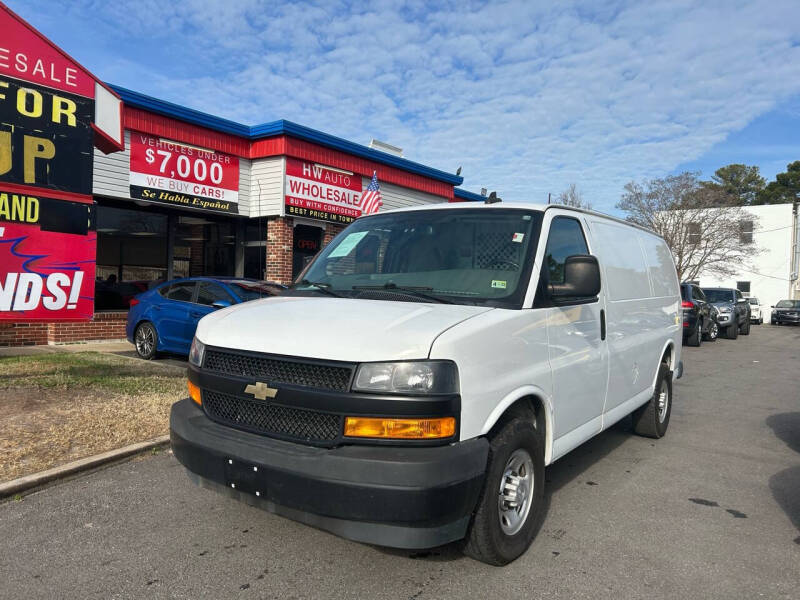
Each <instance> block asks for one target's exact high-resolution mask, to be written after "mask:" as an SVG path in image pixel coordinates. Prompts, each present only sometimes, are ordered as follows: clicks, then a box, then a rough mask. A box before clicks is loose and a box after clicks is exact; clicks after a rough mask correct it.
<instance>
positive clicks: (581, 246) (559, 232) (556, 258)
mask: <svg viewBox="0 0 800 600" xmlns="http://www.w3.org/2000/svg"><path fill="white" fill-rule="evenodd" d="M575 254H589V248H588V246H587V245H586V238H585V237H584V236H583V230H582V229H581V224H580V223H579V222H578V221H577V220H576V219H573V218H571V217H555V218H554V219H553V221H552V223H551V224H550V234H549V235H548V236H547V248H546V249H545V253H544V261H545V264H546V265H547V274H548V278H549V279H548V281H549V283H555V284H559V283H564V262H565V261H566V260H567V257H568V256H573V255H575Z"/></svg>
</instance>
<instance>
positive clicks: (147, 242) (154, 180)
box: [0, 18, 483, 346]
mask: <svg viewBox="0 0 800 600" xmlns="http://www.w3.org/2000/svg"><path fill="white" fill-rule="evenodd" d="M17 19H18V18H17ZM23 23H24V22H23ZM25 25H27V24H25ZM27 27H28V28H29V29H30V31H28V32H26V35H30V34H31V31H33V32H34V33H35V34H36V35H39V36H40V34H38V32H35V30H33V29H32V28H31V27H30V26H27ZM12 38H13V36H12ZM40 38H41V40H43V43H46V44H50V46H51V47H50V48H49V51H50V52H59V53H60V52H61V51H60V50H58V49H57V48H55V47H54V46H52V44H51V43H50V42H49V41H47V40H46V39H45V38H43V37H41V36H40ZM12 41H13V40H12ZM20 43H23V42H20ZM28 44H29V45H30V42H28ZM1 46H3V42H2V41H0V86H2V85H4V84H3V81H2V79H1V78H2V77H3V76H4V75H5V76H8V77H9V79H8V80H7V81H10V82H11V83H12V84H14V83H15V79H14V78H15V77H16V76H17V73H15V72H14V71H13V67H14V64H13V62H11V59H13V56H14V49H13V48H12V49H11V50H9V49H4V48H2V47H1ZM4 50H5V54H4V53H3V52H4ZM40 53H43V54H44V53H46V50H40ZM62 56H63V57H66V58H67V59H68V58H69V57H67V55H65V54H63V53H62ZM3 57H6V59H7V60H6V63H5V65H6V66H7V67H8V68H7V69H6V70H5V72H4V71H3V69H2V67H3V65H4V63H3ZM69 60H71V59H69ZM51 64H53V63H51ZM27 81H28V82H29V83H30V82H32V81H34V80H33V79H31V78H30V77H29V78H28V80H27ZM26 85H27V84H26ZM99 85H102V87H103V89H104V90H106V92H105V93H108V92H111V93H112V94H113V95H115V96H116V97H117V99H118V101H119V111H120V112H119V125H120V130H121V133H120V135H121V137H122V140H119V141H122V142H123V143H119V144H117V147H114V148H109V147H108V144H103V143H97V134H95V143H94V146H95V147H94V149H93V150H92V156H93V160H92V165H91V194H90V197H89V201H88V204H90V205H91V206H90V208H89V215H90V224H89V226H88V230H89V231H88V232H84V233H86V235H87V237H86V241H87V242H89V243H90V242H91V240H93V239H94V244H95V250H96V264H95V265H94V273H93V281H94V293H93V297H94V309H93V310H94V315H93V318H91V319H89V318H83V319H72V320H69V321H68V322H63V320H62V322H47V321H45V320H44V319H42V318H37V319H28V318H25V315H24V314H22V313H20V315H19V317H20V318H13V317H12V318H5V319H3V320H0V346H8V345H29V344H47V343H60V342H72V341H83V340H99V339H119V338H122V337H124V324H125V318H126V312H127V303H128V301H129V299H130V298H131V297H132V296H133V295H135V294H136V293H138V292H140V291H143V290H144V289H148V288H149V287H152V286H153V285H154V284H155V283H157V282H161V281H166V280H169V279H173V278H177V277H188V276H198V275H208V276H237V277H250V278H255V279H266V280H270V281H276V282H280V283H283V284H288V283H290V282H291V281H292V279H293V278H294V277H295V276H296V275H297V274H298V272H299V271H300V270H301V269H302V268H303V267H304V266H305V264H307V262H308V260H310V258H311V257H313V256H314V255H315V254H316V253H317V252H318V251H319V250H320V249H321V248H322V247H324V246H325V245H326V244H327V243H328V242H329V241H330V240H331V239H332V238H333V237H334V236H335V235H336V234H337V233H338V232H340V231H341V230H342V229H343V228H344V227H345V226H346V225H347V224H348V223H350V222H352V221H353V220H354V219H355V218H357V217H359V216H360V215H361V209H360V205H359V200H360V196H361V193H362V190H364V189H365V188H366V187H367V185H369V183H370V180H371V178H372V176H373V174H375V175H377V178H378V181H379V182H380V189H381V195H382V202H383V204H382V206H381V208H380V210H388V209H392V208H398V207H405V206H415V205H425V204H433V203H441V202H455V201H477V200H482V199H483V197H482V196H480V195H478V194H473V193H470V192H467V191H465V190H461V189H459V188H458V187H457V186H458V185H460V184H461V183H462V178H461V177H460V176H457V175H455V174H452V173H446V172H444V171H441V170H438V169H435V168H432V167H429V166H426V165H422V164H419V163H416V162H412V161H410V160H407V159H405V158H403V157H402V156H401V155H400V152H398V151H397V149H393V148H392V147H391V146H388V145H382V146H380V147H381V148H383V149H377V147H372V145H370V147H367V146H364V145H361V144H357V143H354V142H351V141H348V140H344V139H341V138H338V137H335V136H332V135H329V134H326V133H323V132H320V131H317V130H314V129H311V128H308V127H304V126H302V125H298V124H296V123H292V122H290V121H284V120H280V121H273V122H270V123H264V124H261V125H256V126H246V125H242V124H239V123H235V122H232V121H229V120H226V119H222V118H219V117H216V116H212V115H209V114H205V113H202V112H199V111H196V110H192V109H190V108H187V107H184V106H180V105H177V104H173V103H170V102H165V101H162V100H159V99H156V98H152V97H149V96H146V95H144V94H141V93H138V92H135V91H132V90H128V89H123V88H120V87H116V86H113V85H109V84H98V86H96V87H97V89H100V87H99ZM9 89H10V88H9ZM2 91H3V90H2V88H0V92H2ZM21 93H22V92H21ZM0 98H2V94H0ZM34 100H35V98H33V100H31V103H29V104H27V105H25V104H24V103H25V102H26V101H27V98H26V97H23V100H22V102H23V109H25V110H23V111H22V112H23V114H22V116H21V117H20V115H19V114H18V113H14V115H12V116H7V114H6V112H3V113H0V128H2V129H9V130H13V126H14V123H9V121H10V120H12V119H17V121H18V123H19V122H22V123H24V122H25V121H24V117H26V116H28V114H27V113H29V112H30V111H33V110H34V104H33V101H34ZM76 101H77V100H76ZM26 106H27V108H26ZM18 108H19V106H18ZM26 111H27V112H26ZM95 112H96V114H99V112H100V104H99V103H98V105H97V110H96V111H95ZM9 114H10V113H9ZM92 127H93V128H94V129H95V130H97V129H98V128H97V127H96V126H94V125H92ZM2 129H0V134H2ZM62 137H63V136H62ZM54 139H55V138H54ZM109 150H113V151H111V152H109ZM106 152H109V153H106ZM40 154H43V153H42V152H40ZM12 174H13V173H12ZM20 177H22V176H21V175H20ZM4 183H5V184H6V186H5V187H6V188H7V189H8V190H10V191H18V190H17V188H19V190H22V191H25V190H26V189H27V190H28V191H29V192H30V190H31V189H34V188H33V187H31V186H26V185H17V184H20V183H22V182H21V180H20V181H16V183H15V180H13V179H8V180H3V178H2V177H0V188H3V186H4ZM42 185H45V186H46V185H47V183H44V184H42ZM15 186H16V187H15ZM36 189H37V190H40V191H41V189H44V188H36ZM51 191H53V186H50V187H49V188H47V189H45V193H48V194H49V193H50V192H51ZM2 192H3V190H2V189H0V193H2ZM59 192H61V188H59ZM9 193H10V192H9ZM85 195H86V196H88V194H85ZM15 197H16V196H15ZM62 197H63V198H62V199H64V200H71V199H72V198H71V197H70V196H69V194H68V193H67V192H63V194H62ZM9 198H10V196H9ZM10 203H11V200H9V205H10ZM2 219H3V213H2V207H0V225H3V223H2ZM95 236H96V238H95ZM1 275H3V274H2V273H0V276H1ZM1 283H2V282H0V284H1ZM87 291H88V290H87V288H86V287H84V288H83V290H82V291H81V297H84V296H86V295H87ZM6 317H8V314H7V315H6Z"/></svg>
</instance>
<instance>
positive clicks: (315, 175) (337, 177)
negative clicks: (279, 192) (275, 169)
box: [284, 158, 362, 223]
mask: <svg viewBox="0 0 800 600" xmlns="http://www.w3.org/2000/svg"><path fill="white" fill-rule="evenodd" d="M361 187H362V186H361V175H356V174H353V173H347V172H344V171H341V170H339V169H333V168H330V167H325V166H323V165H319V164H316V163H310V162H306V161H303V160H299V159H296V158H287V159H286V189H285V191H284V195H285V204H286V214H287V215H293V216H298V217H306V218H309V219H319V220H322V221H331V222H334V223H351V222H352V221H354V220H355V219H357V218H358V217H360V216H361Z"/></svg>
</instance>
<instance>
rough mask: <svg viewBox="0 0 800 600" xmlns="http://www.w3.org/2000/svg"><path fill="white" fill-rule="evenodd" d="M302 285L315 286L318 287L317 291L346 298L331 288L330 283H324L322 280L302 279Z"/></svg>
mask: <svg viewBox="0 0 800 600" xmlns="http://www.w3.org/2000/svg"><path fill="white" fill-rule="evenodd" d="M300 285H307V286H310V287H313V288H316V289H317V291H320V292H322V293H323V294H327V295H328V296H332V297H334V298H344V296H342V295H341V294H337V293H336V292H334V291H333V290H332V289H331V284H330V283H324V282H322V281H309V280H308V279H301V280H300Z"/></svg>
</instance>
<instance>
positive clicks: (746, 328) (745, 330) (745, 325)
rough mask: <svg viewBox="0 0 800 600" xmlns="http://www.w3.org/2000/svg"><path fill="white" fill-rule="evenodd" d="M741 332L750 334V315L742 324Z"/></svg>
mask: <svg viewBox="0 0 800 600" xmlns="http://www.w3.org/2000/svg"><path fill="white" fill-rule="evenodd" d="M739 333H740V334H742V335H750V317H747V319H746V320H745V322H744V323H742V326H741V327H739Z"/></svg>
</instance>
